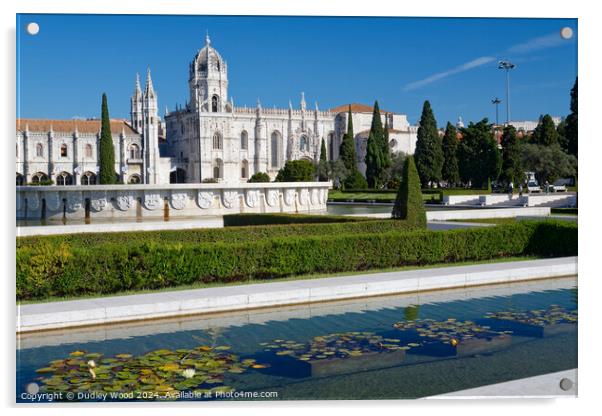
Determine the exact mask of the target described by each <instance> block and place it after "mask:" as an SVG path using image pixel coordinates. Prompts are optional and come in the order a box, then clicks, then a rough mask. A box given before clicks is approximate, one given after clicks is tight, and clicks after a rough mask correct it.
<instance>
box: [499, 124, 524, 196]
mask: <svg viewBox="0 0 602 416" xmlns="http://www.w3.org/2000/svg"><path fill="white" fill-rule="evenodd" d="M521 150H522V146H521V143H520V142H519V140H518V137H517V136H516V129H515V128H514V126H507V127H505V128H504V132H503V134H502V171H501V173H500V179H501V180H502V181H504V182H505V183H507V184H510V182H514V183H520V182H522V181H523V180H524V177H525V170H524V169H523V165H522V160H521Z"/></svg>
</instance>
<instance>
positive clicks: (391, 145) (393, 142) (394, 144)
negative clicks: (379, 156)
mask: <svg viewBox="0 0 602 416" xmlns="http://www.w3.org/2000/svg"><path fill="white" fill-rule="evenodd" d="M389 147H390V148H391V149H395V148H396V147H397V140H395V139H393V140H391V141H390V142H389Z"/></svg>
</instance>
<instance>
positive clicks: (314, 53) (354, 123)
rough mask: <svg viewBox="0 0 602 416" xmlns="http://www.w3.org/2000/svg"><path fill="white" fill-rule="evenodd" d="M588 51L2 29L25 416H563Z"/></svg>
mask: <svg viewBox="0 0 602 416" xmlns="http://www.w3.org/2000/svg"><path fill="white" fill-rule="evenodd" d="M577 29H578V28H577V21H576V19H568V18H567V19H508V18H495V19H491V18H488V19H479V18H472V19H463V18H391V17H353V18H351V17H291V16H269V17H267V16H188V15H187V16H174V15H171V16H160V15H152V16H150V15H69V14H53V15H49V14H40V15H36V14H20V15H18V16H17V80H16V82H17V85H18V89H17V92H18V94H17V120H16V219H17V242H16V243H17V248H16V250H17V257H16V269H17V275H16V293H17V299H16V302H17V305H18V306H19V308H18V309H17V311H18V313H17V328H16V332H17V340H18V342H17V351H16V359H17V366H16V370H17V374H16V384H17V392H16V401H17V402H19V403H31V402H36V403H38V402H49V401H53V402H65V403H67V402H86V403H97V402H105V401H109V402H125V401H136V402H149V403H155V402H161V401H163V400H175V401H198V402H204V401H231V400H246V401H255V400H263V401H265V400H269V401H276V400H337V399H360V400H368V399H382V400H385V399H417V398H440V397H447V396H454V397H464V398H466V397H480V398H482V397H525V396H528V397H542V396H545V397H558V396H569V397H575V396H576V394H577V384H576V382H577V322H578V308H577V291H578V289H577V278H576V274H577V271H576V261H577V212H578V208H577V187H576V181H575V178H576V172H577V158H576V154H577V124H576V121H577V99H578V97H577V94H578V93H577V64H576V62H577V61H576V58H577V43H576V38H577V34H578V30H577ZM425 52H426V53H425ZM391 217H393V218H391ZM525 218H527V219H531V220H533V221H525ZM567 276H569V277H567ZM375 296H378V297H375ZM217 312H219V314H216V313H217Z"/></svg>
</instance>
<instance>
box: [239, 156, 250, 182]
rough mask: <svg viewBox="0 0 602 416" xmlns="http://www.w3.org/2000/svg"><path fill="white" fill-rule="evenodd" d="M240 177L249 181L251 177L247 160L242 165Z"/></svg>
mask: <svg viewBox="0 0 602 416" xmlns="http://www.w3.org/2000/svg"><path fill="white" fill-rule="evenodd" d="M240 177H241V178H243V179H247V178H248V177H249V162H247V161H246V160H243V161H242V165H241V167H240Z"/></svg>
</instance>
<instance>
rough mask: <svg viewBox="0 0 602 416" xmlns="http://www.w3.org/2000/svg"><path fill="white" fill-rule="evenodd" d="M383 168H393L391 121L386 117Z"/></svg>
mask: <svg viewBox="0 0 602 416" xmlns="http://www.w3.org/2000/svg"><path fill="white" fill-rule="evenodd" d="M382 153H383V167H384V168H385V169H386V168H388V167H389V166H391V161H392V156H391V147H390V146H389V119H388V118H387V117H385V128H384V131H383V151H382Z"/></svg>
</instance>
